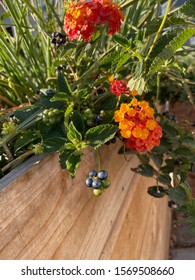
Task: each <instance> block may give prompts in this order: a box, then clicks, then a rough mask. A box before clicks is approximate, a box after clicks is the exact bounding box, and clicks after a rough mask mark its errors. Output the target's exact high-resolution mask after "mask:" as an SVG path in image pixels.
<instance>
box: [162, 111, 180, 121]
mask: <svg viewBox="0 0 195 280" xmlns="http://www.w3.org/2000/svg"><path fill="white" fill-rule="evenodd" d="M163 116H165V117H166V118H167V119H169V120H171V121H173V122H177V116H176V115H175V114H173V113H169V112H167V111H166V112H164V113H163Z"/></svg>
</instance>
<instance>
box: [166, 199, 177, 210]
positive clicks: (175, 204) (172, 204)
mask: <svg viewBox="0 0 195 280" xmlns="http://www.w3.org/2000/svg"><path fill="white" fill-rule="evenodd" d="M168 207H170V208H173V209H178V208H179V205H178V204H177V203H176V202H175V201H174V200H170V201H168Z"/></svg>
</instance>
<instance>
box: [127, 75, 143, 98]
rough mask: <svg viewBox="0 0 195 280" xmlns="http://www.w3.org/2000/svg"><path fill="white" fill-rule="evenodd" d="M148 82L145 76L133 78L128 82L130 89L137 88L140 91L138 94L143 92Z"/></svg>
mask: <svg viewBox="0 0 195 280" xmlns="http://www.w3.org/2000/svg"><path fill="white" fill-rule="evenodd" d="M145 86H146V82H145V80H144V78H143V77H141V76H140V77H139V78H134V77H133V78H131V79H130V80H129V82H128V87H129V88H130V90H133V89H136V90H137V91H138V94H140V95H141V94H142V93H143V92H144V90H145Z"/></svg>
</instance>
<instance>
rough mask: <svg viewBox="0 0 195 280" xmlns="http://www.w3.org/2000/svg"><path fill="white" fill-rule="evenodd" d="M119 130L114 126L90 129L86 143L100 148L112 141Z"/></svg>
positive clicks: (107, 125)
mask: <svg viewBox="0 0 195 280" xmlns="http://www.w3.org/2000/svg"><path fill="white" fill-rule="evenodd" d="M117 130H118V128H117V126H115V125H112V124H103V125H99V126H96V127H93V128H90V129H89V130H88V131H87V132H86V135H85V141H86V143H87V144H88V145H89V146H92V147H94V148H98V147H100V146H101V145H103V144H105V143H106V142H108V141H109V140H110V139H112V138H113V137H114V136H115V134H116V132H117Z"/></svg>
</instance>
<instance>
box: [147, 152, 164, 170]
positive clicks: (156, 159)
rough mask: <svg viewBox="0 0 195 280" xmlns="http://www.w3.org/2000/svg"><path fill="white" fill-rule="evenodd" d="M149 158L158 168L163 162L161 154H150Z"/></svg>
mask: <svg viewBox="0 0 195 280" xmlns="http://www.w3.org/2000/svg"><path fill="white" fill-rule="evenodd" d="M150 157H151V159H152V160H153V162H154V163H155V165H156V167H158V168H160V167H161V165H162V163H163V155H162V154H160V155H159V154H153V155H150Z"/></svg>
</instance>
